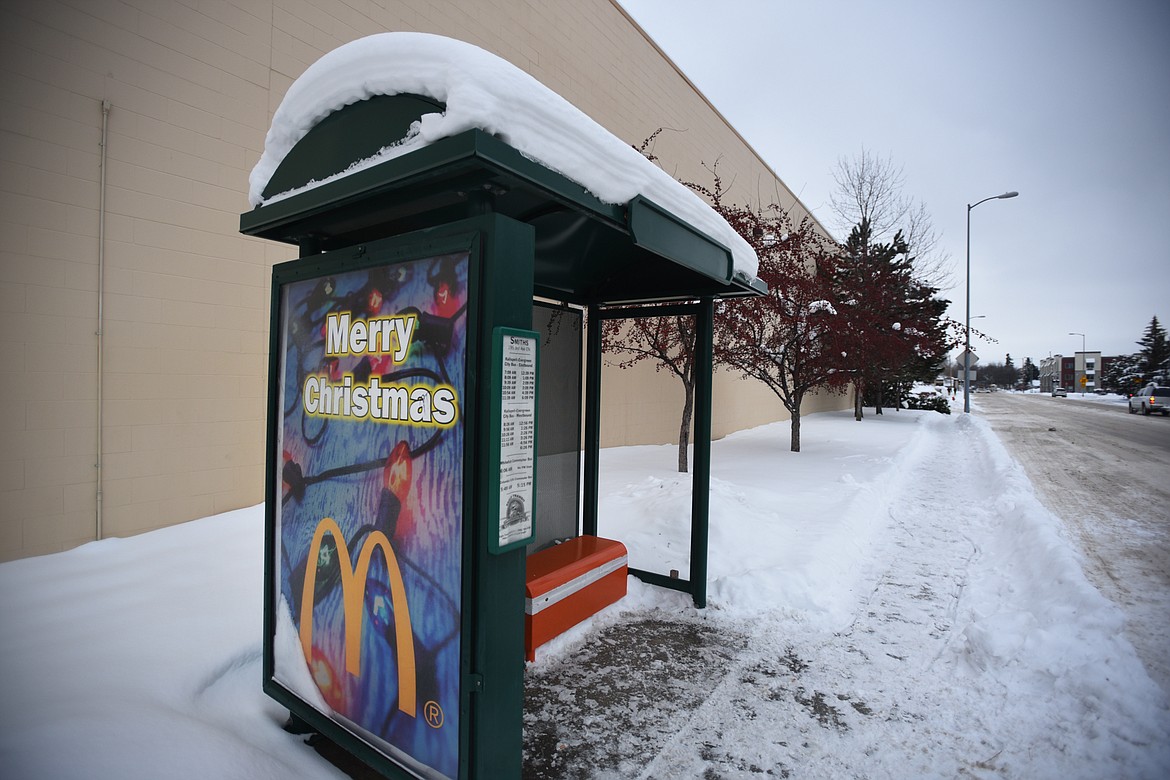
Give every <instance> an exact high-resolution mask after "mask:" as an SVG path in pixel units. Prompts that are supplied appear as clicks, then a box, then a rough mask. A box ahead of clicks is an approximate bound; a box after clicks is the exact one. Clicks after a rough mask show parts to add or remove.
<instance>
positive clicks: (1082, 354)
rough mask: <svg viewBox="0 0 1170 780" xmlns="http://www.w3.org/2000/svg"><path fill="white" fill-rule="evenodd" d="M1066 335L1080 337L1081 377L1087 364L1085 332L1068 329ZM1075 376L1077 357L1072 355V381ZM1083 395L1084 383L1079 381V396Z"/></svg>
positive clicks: (1074, 379)
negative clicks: (1074, 331)
mask: <svg viewBox="0 0 1170 780" xmlns="http://www.w3.org/2000/svg"><path fill="white" fill-rule="evenodd" d="M1068 335H1070V336H1080V337H1081V375H1082V378H1083V376H1084V374H1085V366H1086V365H1088V364H1087V363H1086V362H1085V334H1084V333H1073V332H1072V331H1069V333H1068ZM1076 377H1077V359H1076V358H1075V357H1074V358H1073V381H1074V382H1075V381H1076ZM1084 395H1085V383H1084V382H1081V397H1082V398H1083V397H1084Z"/></svg>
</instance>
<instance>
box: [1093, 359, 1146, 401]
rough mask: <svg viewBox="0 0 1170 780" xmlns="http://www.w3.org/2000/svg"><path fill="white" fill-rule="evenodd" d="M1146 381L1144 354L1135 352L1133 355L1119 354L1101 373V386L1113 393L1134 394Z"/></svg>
mask: <svg viewBox="0 0 1170 780" xmlns="http://www.w3.org/2000/svg"><path fill="white" fill-rule="evenodd" d="M1145 383H1146V380H1145V377H1144V376H1143V375H1142V356H1141V353H1139V352H1135V353H1133V354H1132V355H1119V356H1117V357H1116V358H1114V359H1113V360H1110V361H1109V366H1108V367H1107V368H1106V369H1105V371H1104V373H1103V374H1102V375H1101V386H1102V387H1103V388H1105V389H1106V390H1108V391H1109V392H1111V393H1120V394H1122V395H1132V394H1134V393H1136V392H1137V391H1138V390H1140V389H1141V387H1142V385H1144V384H1145Z"/></svg>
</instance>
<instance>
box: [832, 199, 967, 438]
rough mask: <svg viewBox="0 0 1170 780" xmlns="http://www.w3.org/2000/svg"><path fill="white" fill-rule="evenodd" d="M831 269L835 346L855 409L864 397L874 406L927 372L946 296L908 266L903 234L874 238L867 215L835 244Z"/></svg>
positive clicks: (938, 343) (929, 376)
mask: <svg viewBox="0 0 1170 780" xmlns="http://www.w3.org/2000/svg"><path fill="white" fill-rule="evenodd" d="M840 261H841V262H840V266H839V267H838V270H837V273H836V280H835V281H836V287H837V293H836V296H835V298H836V300H837V301H838V307H837V311H838V314H839V324H840V328H841V329H840V330H839V331H838V332H837V334H836V335H837V336H838V337H839V338H840V339H841V342H842V348H841V350H840V354H841V355H842V359H843V361H844V367H845V368H846V369H847V370H848V371H849V374H850V376H851V378H852V379H853V382H854V385H855V388H856V390H857V397H856V399H855V402H854V417H855V418H856V419H858V420H860V419H861V404H862V401H863V399H864V400H865V401H867V402H869V403H872V404H873V406H874V408H875V411H876V413H877V414H881V413H882V407H883V405H885V404H886V402H887V401H892V402H894V403H897V402H898V401H899V400H900V399H901V398H902V397H903V396H904V395H905V392H906V391H907V390H908V389H909V386H910V384H912V383H913V382H914V381H919V380H925V381H930V380H933V379H934V374H935V373H936V372H937V371H938V369H939V366H941V365H942V362H943V359H944V357H945V354H946V351H947V349H948V347H949V344H948V341H947V333H946V328H945V325H944V322H943V311H944V310H945V309H946V306H947V301H944V300H942V299H940V298H937V297H936V296H935V294H936V293H937V292H938V290H937V289H936V288H934V287H932V286H930V285H928V284H926V283H925V282H922V281H920V280H919V279H917V278H916V277H915V276H914V273H913V258H912V257H911V256H910V253H909V251H908V248H907V246H906V242H905V241H904V240H903V239H902V234H901V233H897V234H895V235H894V238H893V240H892V241H890V242H889V243H881V242H876V241H874V240H873V232H872V228H871V226H870V223H869V220H867V219H863V220H861V222H860V223H859V224H858V225H857V226H855V227H854V228H853V230H852V231H851V232H850V234H849V238H848V240H847V241H846V242H845V244H844V246H843V247H842V248H841V257H840Z"/></svg>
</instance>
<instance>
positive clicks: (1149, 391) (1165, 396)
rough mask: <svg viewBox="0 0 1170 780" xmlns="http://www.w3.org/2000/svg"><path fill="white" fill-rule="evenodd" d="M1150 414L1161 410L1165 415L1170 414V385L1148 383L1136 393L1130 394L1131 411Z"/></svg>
mask: <svg viewBox="0 0 1170 780" xmlns="http://www.w3.org/2000/svg"><path fill="white" fill-rule="evenodd" d="M1138 412H1141V413H1142V414H1150V413H1151V412H1161V413H1162V415H1163V416H1166V415H1170V387H1161V386H1159V385H1146V386H1145V387H1143V388H1142V389H1141V390H1140V391H1139V392H1138V393H1137V394H1136V395H1133V396H1130V399H1129V413H1130V414H1137V413H1138Z"/></svg>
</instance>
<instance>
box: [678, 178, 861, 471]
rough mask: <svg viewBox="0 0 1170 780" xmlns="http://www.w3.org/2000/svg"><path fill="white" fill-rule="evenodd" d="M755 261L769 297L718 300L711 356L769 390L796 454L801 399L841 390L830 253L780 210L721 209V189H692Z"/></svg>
mask: <svg viewBox="0 0 1170 780" xmlns="http://www.w3.org/2000/svg"><path fill="white" fill-rule="evenodd" d="M696 189H698V191H699V192H701V193H702V194H703V195H705V196H706V197H707V198H708V199H709V200H710V201H711V202H712V204H713V205H714V207H715V209H716V211H718V212H719V213H720V214H721V215H723V217H724V218H725V219H726V220H727V221H728V223H730V224H731V226H732V227H733V228H734V229H735V230H736V231H737V232H738V233H739V234H740V235H742V236H743V237H744V238H745V239H746V240H747V242H748V243H749V244H751V246H752V248H753V249H755V250H756V255H757V257H759V261H760V264H759V270H758V272H757V274H758V276H759V278H760V279H761V280H763V281H764V282H765V283H766V284H767V285H768V294H767V295H763V296H758V297H751V298H742V299H737V300H728V301H723V302H721V303H720V304H719V306H718V308H717V309H716V314H715V357H716V360H717V361H718V362H719V363H720V364H722V365H726V366H728V367H730V368H733V369H736V370H738V371H739V372H740V373H741V374H742V375H743V377H744V378H748V379H755V380H756V381H759V382H761V383H763V384H764V385H765V386H766V387H767V388H768V389H769V390H771V391H772V392H773V393H774V394H775V395H776V397H777V398H778V399H779V400H780V403H781V404H783V406H784V408H785V409H787V410H788V413H789V415H790V431H791V435H790V449H791V450H792V452H800V416H801V407H802V404H803V403H804V399H805V396H807V395H808V394H809V393H811V392H813V391H815V390H817V389H818V388H826V389H830V390H843V389H844V387H845V386H846V385H847V384H848V382H849V377H848V375H847V374H846V373H844V372H842V371H841V369H840V356H839V355H838V354H836V351H837V350H838V348H839V347H838V344H837V338H836V335H835V319H836V316H837V312H836V309H835V305H834V302H833V279H834V276H835V270H834V269H835V267H836V254H837V253H836V249H835V247H834V246H833V244H832V242H830V241H829V240H828V239H827V237H826V236H825V235H824V234H823V233H822V232H821V231H820V230H819V229H818V227H817V226H816V225H815V224H814V223H813V222H812V220H811V219H809V218H807V217H806V218H804V219H802V220H801V222H800V223H799V224H798V225H793V223H792V220H791V218H790V217H789V215H788V214H787V213H786V212H784V211H783V210H781V209H780V208H779V207H776V206H772V207H770V208H768V209H767V210H766V211H764V210H757V209H751V208H745V207H740V206H730V205H728V204H726V203H724V202H723V197H722V195H723V193H722V191H721V182H720V180H719V177H718V175H716V176H715V187H714V189H705V188H702V187H697V188H696Z"/></svg>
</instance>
